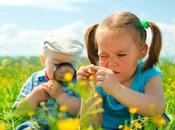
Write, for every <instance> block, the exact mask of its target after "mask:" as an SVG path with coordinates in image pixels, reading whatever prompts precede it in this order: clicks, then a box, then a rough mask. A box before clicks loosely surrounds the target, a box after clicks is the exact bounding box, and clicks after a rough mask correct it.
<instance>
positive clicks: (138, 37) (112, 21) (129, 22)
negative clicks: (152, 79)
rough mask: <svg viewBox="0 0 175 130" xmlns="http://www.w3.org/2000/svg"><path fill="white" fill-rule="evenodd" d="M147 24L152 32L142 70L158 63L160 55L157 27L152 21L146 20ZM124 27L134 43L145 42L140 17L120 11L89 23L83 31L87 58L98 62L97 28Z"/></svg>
mask: <svg viewBox="0 0 175 130" xmlns="http://www.w3.org/2000/svg"><path fill="white" fill-rule="evenodd" d="M147 24H148V26H149V27H150V29H151V32H152V40H151V45H150V48H149V52H148V58H147V59H146V61H145V64H144V66H143V70H146V69H148V68H150V67H152V66H153V65H156V64H157V63H158V58H159V55H160V50H161V46H162V37H161V32H160V30H159V27H158V26H157V25H156V24H154V23H153V22H147ZM103 28H106V29H110V30H117V29H126V31H128V32H132V33H130V34H131V36H132V38H133V39H134V41H136V44H142V45H143V44H145V42H146V37H147V34H146V30H145V29H144V27H143V26H142V25H141V22H140V19H139V18H138V17H137V16H136V15H134V14H132V13H130V12H121V13H114V14H112V15H110V16H109V17H107V18H106V19H104V20H103V21H102V22H101V23H100V24H95V25H91V26H90V27H89V28H88V29H87V30H86V33H85V42H86V46H87V53H88V58H89V60H90V62H91V63H92V64H95V65H96V64H97V62H98V46H97V41H96V32H97V31H98V29H101V30H102V29H103Z"/></svg>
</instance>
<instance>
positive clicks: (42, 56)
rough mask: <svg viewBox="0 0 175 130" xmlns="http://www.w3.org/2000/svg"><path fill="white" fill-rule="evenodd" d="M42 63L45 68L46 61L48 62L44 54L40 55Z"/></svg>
mask: <svg viewBox="0 0 175 130" xmlns="http://www.w3.org/2000/svg"><path fill="white" fill-rule="evenodd" d="M39 58H40V62H41V64H42V65H43V66H44V65H45V60H46V57H45V55H44V54H40V57H39Z"/></svg>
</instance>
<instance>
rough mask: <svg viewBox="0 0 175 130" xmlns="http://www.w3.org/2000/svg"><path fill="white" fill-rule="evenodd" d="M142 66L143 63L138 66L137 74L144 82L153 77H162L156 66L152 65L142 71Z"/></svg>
mask: <svg viewBox="0 0 175 130" xmlns="http://www.w3.org/2000/svg"><path fill="white" fill-rule="evenodd" d="M143 66H144V63H140V64H138V68H137V69H138V70H137V73H139V76H142V77H143V78H144V80H145V82H147V81H148V80H150V79H151V78H153V77H154V76H160V77H162V73H161V70H160V69H159V67H158V66H156V65H154V66H152V67H150V68H148V69H146V70H143Z"/></svg>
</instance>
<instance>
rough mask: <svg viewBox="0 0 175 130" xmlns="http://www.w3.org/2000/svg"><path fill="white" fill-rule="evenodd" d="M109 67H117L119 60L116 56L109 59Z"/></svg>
mask: <svg viewBox="0 0 175 130" xmlns="http://www.w3.org/2000/svg"><path fill="white" fill-rule="evenodd" d="M107 65H108V68H110V69H112V68H116V67H117V66H118V63H117V61H116V60H115V59H114V58H110V59H109V60H108V64H107Z"/></svg>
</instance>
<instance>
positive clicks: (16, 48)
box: [0, 0, 175, 56]
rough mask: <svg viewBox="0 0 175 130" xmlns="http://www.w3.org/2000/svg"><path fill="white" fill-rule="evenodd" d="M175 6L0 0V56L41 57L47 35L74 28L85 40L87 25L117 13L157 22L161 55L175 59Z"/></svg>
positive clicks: (105, 0) (111, 0) (148, 1)
mask: <svg viewBox="0 0 175 130" xmlns="http://www.w3.org/2000/svg"><path fill="white" fill-rule="evenodd" d="M174 5H175V2H174V1H173V0H166V1H165V0H144V1H143V0H142V1H141V0H120V1H119V0H0V56H6V55H9V56H23V55H24V56H30V55H39V53H40V51H41V47H42V40H43V38H44V35H45V34H46V33H47V32H48V31H50V30H52V29H55V28H60V27H67V28H71V29H72V30H74V31H75V32H76V33H77V35H79V36H80V37H81V39H82V41H83V33H84V30H85V28H86V27H87V26H88V25H90V24H94V23H98V22H100V21H101V20H103V19H104V18H105V17H107V16H108V15H110V14H111V13H113V12H117V11H131V12H133V13H135V14H136V15H137V16H138V17H139V18H141V19H146V20H150V21H154V22H155V23H157V24H158V25H159V27H160V29H161V31H162V34H163V48H162V52H161V55H162V56H175V51H174V50H175V14H174V13H173V12H174V11H175V10H174V11H173V6H174ZM148 33H149V30H148ZM149 39H150V38H149V37H148V42H149Z"/></svg>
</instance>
